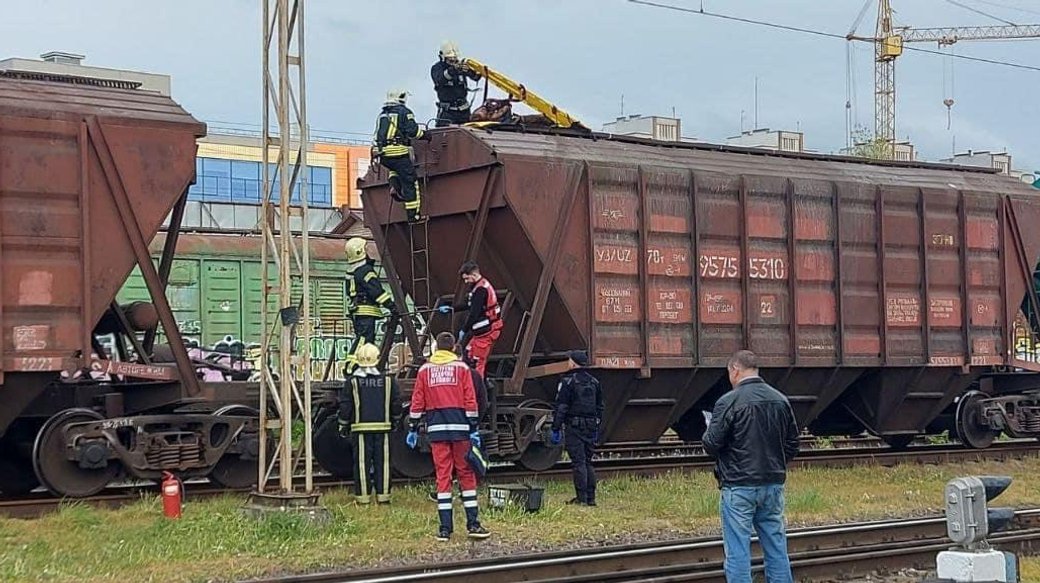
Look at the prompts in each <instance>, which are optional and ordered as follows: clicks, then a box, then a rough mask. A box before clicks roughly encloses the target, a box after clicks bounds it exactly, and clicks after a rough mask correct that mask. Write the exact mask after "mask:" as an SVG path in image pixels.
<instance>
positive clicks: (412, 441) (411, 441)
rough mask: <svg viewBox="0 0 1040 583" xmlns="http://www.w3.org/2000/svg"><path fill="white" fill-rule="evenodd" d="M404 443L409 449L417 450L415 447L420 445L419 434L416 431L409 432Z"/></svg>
mask: <svg viewBox="0 0 1040 583" xmlns="http://www.w3.org/2000/svg"><path fill="white" fill-rule="evenodd" d="M404 442H405V443H407V444H408V447H410V448H412V449H415V446H417V445H419V433H418V432H417V431H416V430H414V429H413V430H411V431H409V432H408V435H406V436H405V438H404Z"/></svg>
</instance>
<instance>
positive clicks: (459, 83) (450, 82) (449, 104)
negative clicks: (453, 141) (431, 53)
mask: <svg viewBox="0 0 1040 583" xmlns="http://www.w3.org/2000/svg"><path fill="white" fill-rule="evenodd" d="M430 77H432V78H433V89H434V91H436V92H437V127H439V128H441V127H444V126H447V125H452V124H464V123H466V122H468V121H469V117H470V111H469V95H468V93H469V88H468V87H467V85H466V78H469V79H473V80H474V81H477V80H479V79H480V75H479V74H478V73H477V72H475V71H471V70H469V69H468V68H467V67H466V66H464V65H463V64H462V61H461V59H459V50H458V48H456V47H455V43H453V42H446V43H444V44H442V45H441V50H440V59H438V61H437V62H436V63H434V64H433V67H430Z"/></svg>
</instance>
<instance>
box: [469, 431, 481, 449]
mask: <svg viewBox="0 0 1040 583" xmlns="http://www.w3.org/2000/svg"><path fill="white" fill-rule="evenodd" d="M469 442H470V443H472V444H473V445H475V446H477V447H480V432H479V431H474V432H473V433H470V434H469Z"/></svg>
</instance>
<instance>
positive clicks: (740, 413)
mask: <svg viewBox="0 0 1040 583" xmlns="http://www.w3.org/2000/svg"><path fill="white" fill-rule="evenodd" d="M757 360H758V359H757V357H756V356H755V353H753V352H751V351H750V350H741V351H739V352H737V353H736V354H734V355H733V356H732V357H731V358H730V360H729V364H728V366H727V369H728V371H729V382H730V384H731V385H733V390H732V391H730V392H729V393H727V394H725V395H723V396H722V398H720V399H719V400H718V402H716V403H715V410H714V411H713V412H712V413H711V415H710V417H708V430H707V431H706V432H705V433H704V449H705V450H706V451H707V452H708V454H709V455H711V456H712V457H714V458H715V459H716V463H715V476H716V478H717V479H718V480H719V485H720V487H721V489H722V493H721V494H722V496H721V502H720V504H719V511H720V513H721V514H722V542H723V546H724V547H725V551H726V562H725V572H726V581H727V582H728V583H751V530H752V527H753V528H754V530H755V532H757V533H758V539H759V541H760V543H761V545H762V551H763V554H764V555H765V567H766V568H765V571H766V580H768V581H769V583H792V581H793V579H792V576H791V562H790V559H789V558H788V556H787V533H786V526H785V524H784V482H785V481H786V480H787V464H788V463H790V461H791V459H793V458H794V456H795V455H797V454H798V422H797V421H796V420H795V417H794V411H792V410H791V404H790V402H788V400H787V397H785V396H784V395H783V393H781V392H780V391H778V390H776V389H774V388H773V387H771V386H769V385H768V384H766V382H765V381H763V380H762V378H761V377H759V376H758V362H757Z"/></svg>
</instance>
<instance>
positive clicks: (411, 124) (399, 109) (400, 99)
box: [372, 89, 429, 222]
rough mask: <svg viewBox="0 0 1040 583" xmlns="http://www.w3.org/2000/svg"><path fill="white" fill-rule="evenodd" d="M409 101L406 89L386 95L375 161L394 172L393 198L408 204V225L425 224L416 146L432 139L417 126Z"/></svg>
mask: <svg viewBox="0 0 1040 583" xmlns="http://www.w3.org/2000/svg"><path fill="white" fill-rule="evenodd" d="M407 99H408V92H407V91H404V90H402V89H391V90H390V91H387V92H386V101H385V102H384V103H383V110H382V111H381V112H380V113H379V117H378V118H377V119H376V132H375V136H374V137H373V140H372V158H373V159H378V160H379V163H380V164H381V165H382V166H383V167H384V168H386V169H387V170H389V171H390V177H389V182H390V187H391V191H390V192H391V194H392V195H393V196H394V198H396V199H397V200H399V201H401V202H402V203H404V210H405V214H407V215H408V221H409V222H416V221H419V220H421V215H420V212H419V209H420V207H421V206H422V196H421V193H420V192H419V174H418V172H417V171H416V168H415V162H413V161H412V142H413V141H414V140H422V139H429V136H427V135H426V134H424V133H423V130H422V128H421V127H419V124H418V123H416V122H415V114H413V113H412V110H410V109H408V107H407V106H406V105H405V101H406V100H407Z"/></svg>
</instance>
